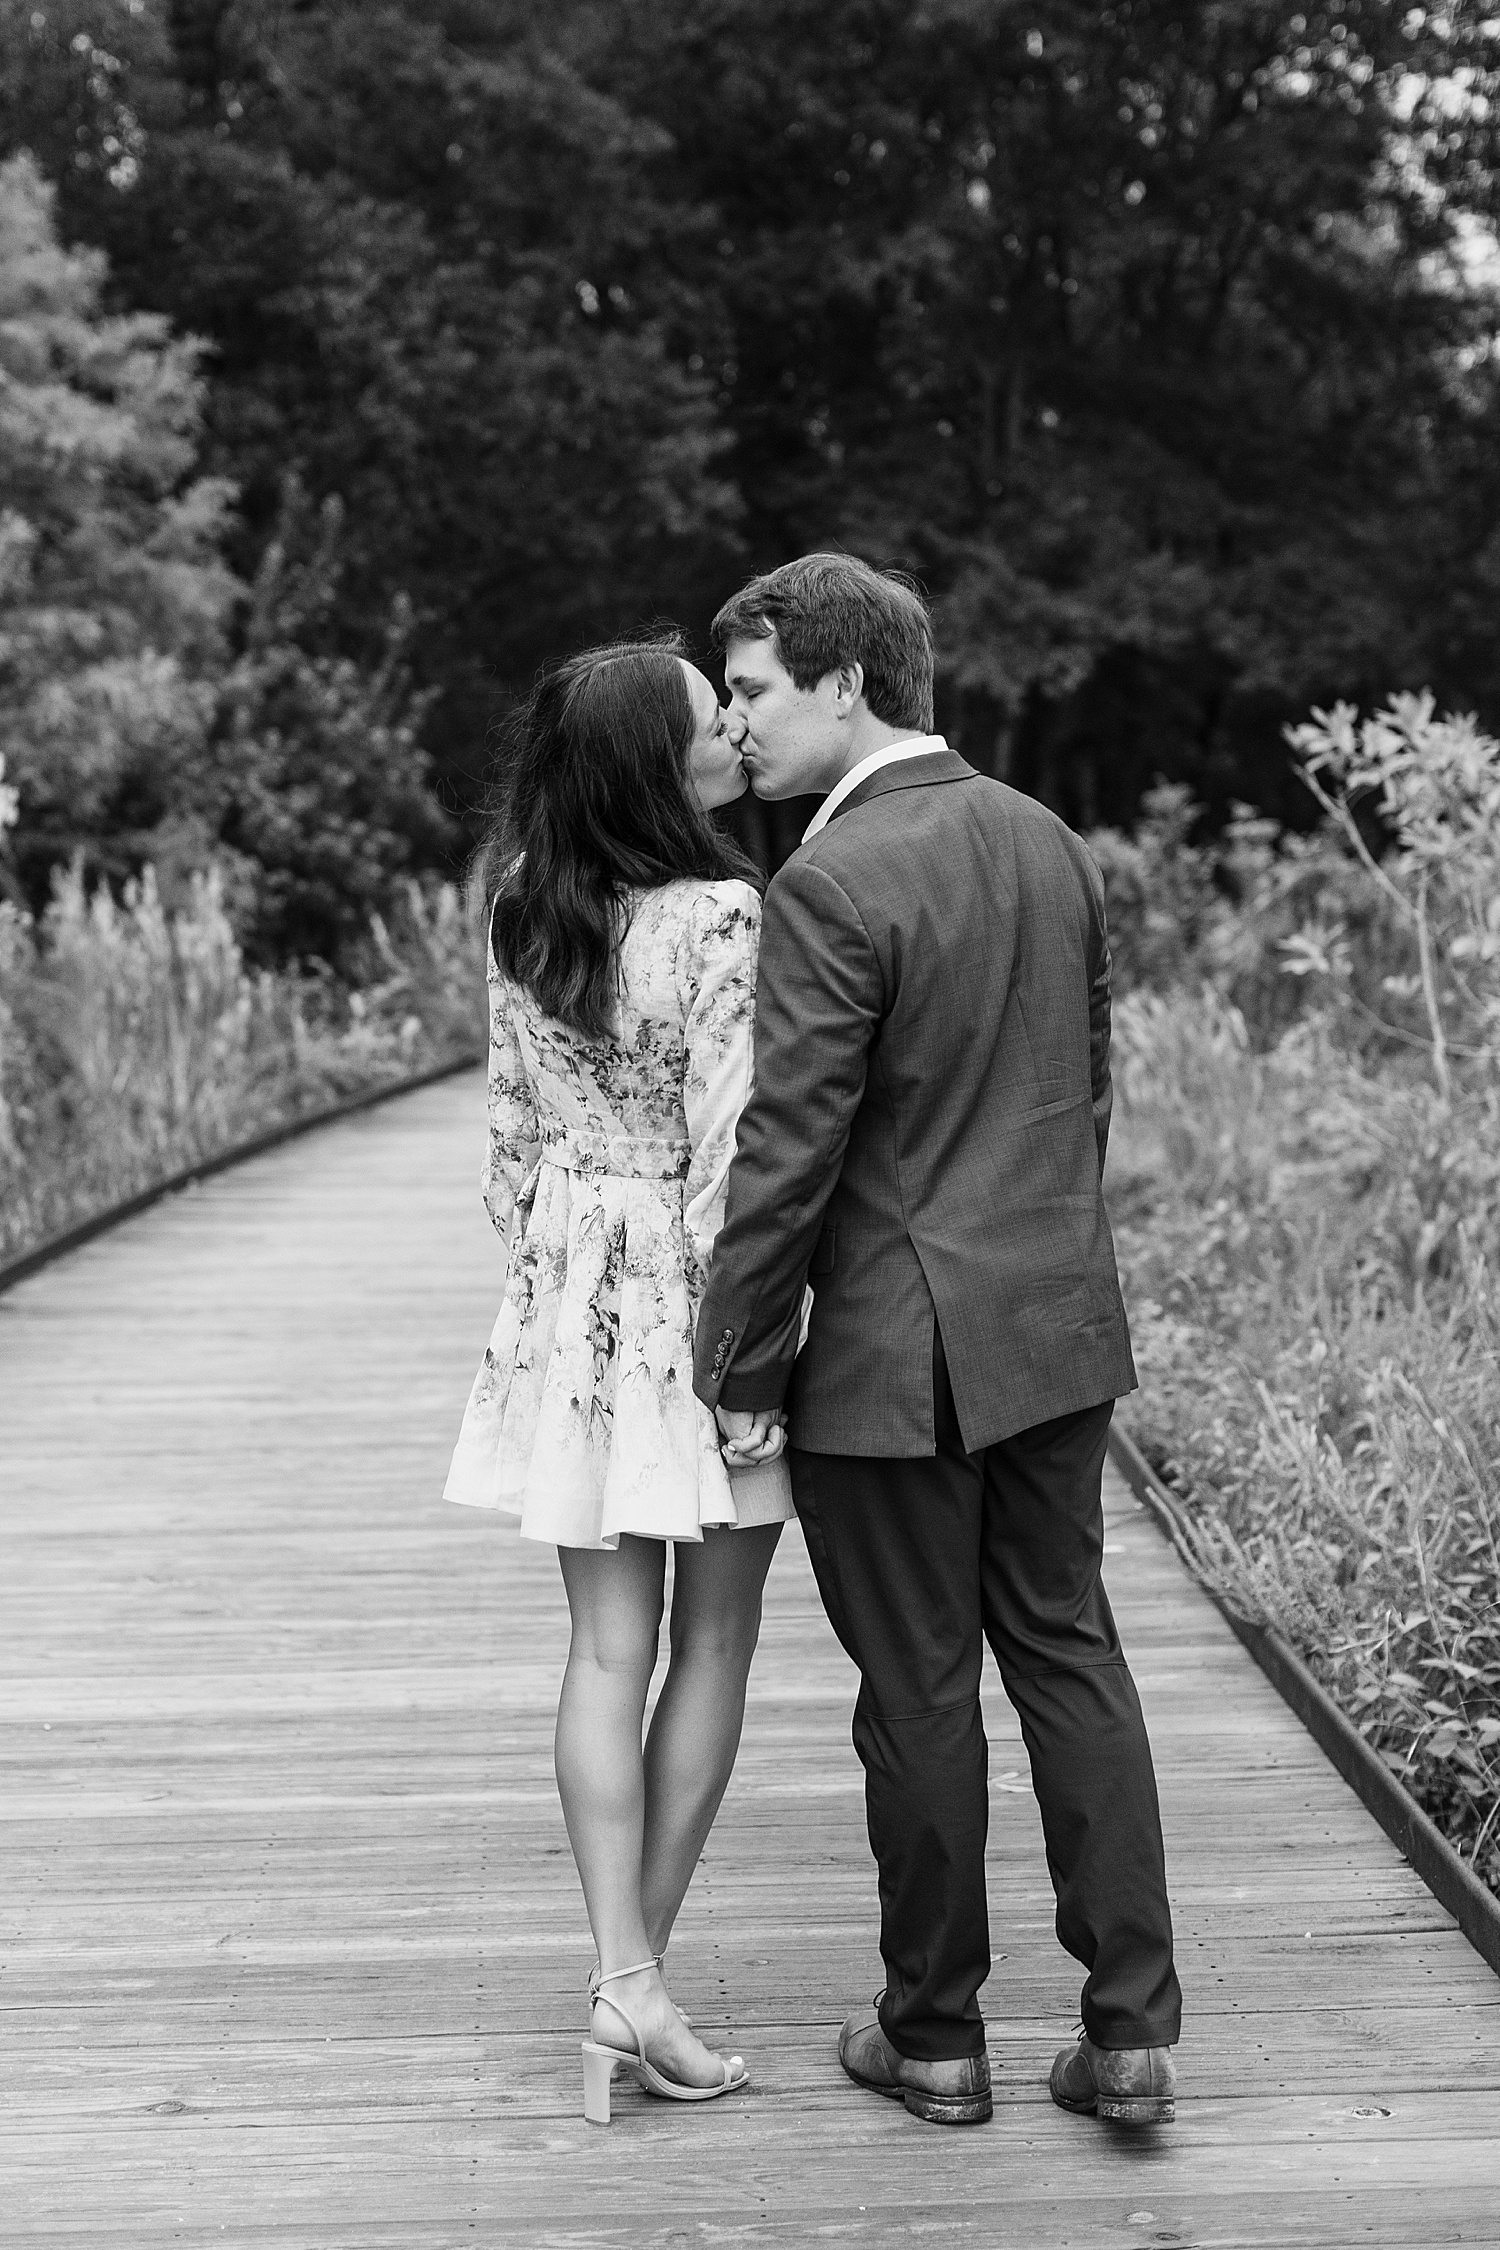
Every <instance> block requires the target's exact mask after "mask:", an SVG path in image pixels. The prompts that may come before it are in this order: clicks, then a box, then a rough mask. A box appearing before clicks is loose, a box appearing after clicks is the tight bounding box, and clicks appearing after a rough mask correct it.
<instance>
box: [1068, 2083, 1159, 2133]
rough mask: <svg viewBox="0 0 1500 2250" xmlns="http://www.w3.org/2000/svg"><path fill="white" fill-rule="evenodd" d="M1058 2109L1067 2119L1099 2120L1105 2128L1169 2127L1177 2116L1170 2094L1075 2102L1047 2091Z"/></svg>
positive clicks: (1096, 2097)
mask: <svg viewBox="0 0 1500 2250" xmlns="http://www.w3.org/2000/svg"><path fill="white" fill-rule="evenodd" d="M1047 2091H1048V2093H1049V2094H1051V2096H1052V2099H1053V2100H1054V2101H1055V2102H1056V2104H1057V2106H1058V2108H1059V2109H1065V2110H1066V2111H1067V2112H1068V2115H1069V2116H1070V2117H1100V2118H1102V2119H1103V2120H1104V2122H1105V2124H1106V2125H1170V2124H1171V2123H1172V2121H1173V2119H1174V2118H1175V2117H1176V2115H1177V2103H1176V2100H1175V2098H1174V2097H1173V2096H1172V2095H1171V2094H1142V2095H1137V2096H1135V2097H1133V2098H1128V2097H1126V2096H1123V2095H1119V2094H1098V2095H1094V2096H1091V2097H1090V2098H1089V2099H1088V2100H1086V2101H1075V2100H1073V2099H1072V2097H1071V2096H1070V2095H1067V2094H1059V2093H1058V2092H1057V2091H1056V2089H1055V2088H1054V2087H1051V2086H1049V2087H1048V2089H1047Z"/></svg>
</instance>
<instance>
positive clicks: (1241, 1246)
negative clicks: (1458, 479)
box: [1095, 697, 1500, 1889]
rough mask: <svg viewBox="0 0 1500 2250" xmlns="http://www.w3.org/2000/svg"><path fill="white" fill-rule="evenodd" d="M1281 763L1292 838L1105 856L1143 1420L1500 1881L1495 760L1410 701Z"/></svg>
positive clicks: (1251, 1569)
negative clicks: (1313, 806)
mask: <svg viewBox="0 0 1500 2250" xmlns="http://www.w3.org/2000/svg"><path fill="white" fill-rule="evenodd" d="M1294 740H1295V743H1296V747H1297V750H1298V755H1299V762H1300V765H1301V770H1302V771H1303V773H1304V775H1305V776H1306V777H1307V779H1308V780H1309V781H1310V782H1311V784H1312V786H1313V789H1314V791H1315V793H1316V795H1317V796H1318V797H1320V798H1321V799H1322V800H1323V801H1324V803H1325V805H1326V806H1327V808H1328V813H1329V818H1328V820H1327V823H1326V825H1325V827H1324V828H1322V829H1321V830H1320V831H1319V832H1318V833H1317V834H1316V835H1314V836H1312V837H1310V838H1303V839H1288V838H1285V837H1281V838H1277V837H1275V836H1274V835H1272V834H1271V833H1270V832H1269V831H1268V829H1267V827H1266V824H1265V823H1264V822H1258V821H1255V820H1252V819H1245V818H1242V819H1241V820H1240V821H1239V822H1238V823H1237V824H1236V827H1235V829H1234V831H1233V832H1232V834H1231V837H1230V839H1229V840H1228V841H1227V842H1226V844H1225V846H1224V847H1223V849H1222V850H1220V851H1218V852H1215V853H1209V852H1208V851H1206V850H1205V849H1204V848H1203V847H1202V846H1195V845H1194V844H1193V842H1192V841H1191V836H1190V820H1189V815H1190V808H1188V807H1186V806H1185V805H1184V803H1183V801H1182V799H1181V797H1180V796H1179V795H1175V794H1173V793H1171V792H1168V793H1166V794H1165V795H1163V796H1161V797H1159V798H1158V799H1157V800H1156V801H1155V803H1154V805H1153V807H1152V811H1151V815H1150V817H1149V818H1148V819H1147V821H1146V822H1145V823H1144V824H1143V825H1142V828H1141V830H1140V832H1139V833H1138V834H1137V836H1136V837H1135V838H1134V839H1130V840H1127V839H1125V838H1124V837H1121V836H1120V835H1118V834H1105V835H1102V836H1100V837H1098V838H1096V839H1095V842H1096V847H1097V849H1098V852H1099V856H1100V858H1101V859H1102V861H1103V863H1104V867H1105V875H1106V881H1107V883H1108V886H1109V890H1110V895H1111V912H1112V917H1113V920H1114V925H1115V930H1116V945H1117V951H1118V955H1119V964H1120V972H1121V984H1122V986H1123V987H1125V988H1126V989H1125V991H1124V996H1123V997H1122V999H1121V1002H1120V1005H1119V1008H1118V1012H1117V1045H1116V1054H1117V1068H1118V1083H1119V1093H1120V1100H1119V1110H1118V1118H1119V1124H1118V1131H1117V1133H1116V1135H1115V1136H1114V1139H1113V1142H1112V1146H1111V1159H1110V1171H1109V1177H1108V1183H1107V1184H1108V1189H1109V1195H1110V1201H1111V1207H1112V1210H1113V1213H1114V1217H1115V1221H1116V1227H1117V1233H1118V1237H1119V1243H1120V1250H1121V1258H1122V1265H1123V1267H1124V1270H1125V1272H1126V1275H1127V1281H1128V1294H1129V1296H1130V1300H1131V1321H1132V1330H1133V1333H1134V1336H1135V1339H1136V1349H1137V1357H1138V1360H1139V1363H1140V1370H1141V1378H1142V1390H1141V1394H1140V1397H1139V1399H1138V1400H1134V1401H1132V1402H1131V1403H1130V1405H1129V1407H1128V1409H1127V1414H1128V1416H1129V1417H1131V1418H1132V1419H1133V1423H1134V1427H1135V1428H1136V1431H1137V1434H1138V1436H1139V1437H1140V1439H1141V1441H1142V1443H1143V1444H1145V1445H1146V1447H1147V1448H1148V1450H1149V1451H1151V1452H1152V1453H1153V1454H1154V1455H1155V1457H1156V1459H1157V1461H1158V1463H1159V1464H1160V1465H1161V1466H1162V1467H1163V1468H1164V1469H1165V1471H1166V1472H1167V1474H1168V1475H1169V1476H1170V1477H1172V1478H1173V1479H1174V1480H1175V1481H1176V1483H1177V1484H1178V1486H1179V1489H1180V1490H1182V1492H1183V1493H1184V1495H1185V1498H1186V1501H1187V1505H1188V1507H1189V1510H1190V1513H1191V1522H1192V1525H1193V1529H1194V1539H1195V1543H1196V1548H1197V1557H1198V1562H1199V1566H1200V1567H1201V1568H1202V1570H1203V1571H1204V1573H1205V1575H1206V1576H1207V1577H1208V1579H1209V1580H1210V1582H1211V1583H1212V1584H1214V1585H1216V1586H1217V1587H1218V1588H1219V1589H1220V1590H1221V1591H1222V1592H1224V1593H1225V1594H1227V1596H1228V1597H1229V1598H1230V1599H1231V1600H1232V1601H1233V1602H1235V1603H1236V1604H1237V1605H1239V1606H1240V1607H1241V1609H1242V1610H1243V1611H1244V1612H1245V1613H1247V1614H1249V1615H1252V1616H1256V1617H1260V1618H1263V1619H1266V1620H1268V1621H1270V1622H1271V1623H1273V1624H1275V1625H1277V1626H1278V1627H1279V1628H1280V1629H1281V1630H1282V1631H1283V1632H1284V1633H1285V1634H1286V1635H1287V1637H1288V1638H1289V1639H1290V1640H1291V1641H1292V1642H1293V1643H1294V1644H1295V1645H1296V1646H1297V1647H1299V1648H1300V1649H1301V1650H1302V1651H1303V1653H1304V1654H1305V1655H1306V1656H1307V1658H1308V1659H1309V1661H1310V1662H1311V1663H1312V1664H1313V1665H1314V1667H1315V1668H1316V1669H1317V1670H1318V1671H1319V1672H1320V1673H1321V1675H1322V1676H1323V1678H1324V1679H1325V1680H1326V1681H1327V1682H1328V1683H1329V1685H1330V1686H1331V1687H1332V1688H1333V1689H1334V1691H1335V1692H1336V1693H1337V1694H1338V1695H1339V1696H1340V1698H1341V1700H1342V1701H1343V1702H1344V1704H1345V1706H1346V1707H1347V1708H1348V1709H1349V1710H1350V1711H1351V1712H1352V1714H1353V1715H1354V1717H1355V1718H1356V1720H1357V1722H1358V1723H1359V1724H1360V1726H1361V1728H1362V1729H1363V1731H1364V1732H1365V1734H1366V1735H1367V1736H1368V1737H1369V1738H1370V1740H1371V1741H1372V1742H1374V1744H1375V1745H1376V1746H1377V1748H1378V1749H1379V1750H1380V1751H1381V1752H1382V1754H1383V1755H1384V1756H1385V1757H1386V1758H1387V1760H1388V1762H1389V1763H1390V1764H1391V1765H1392V1766H1393V1767H1394V1768H1395V1770H1396V1771H1397V1772H1398V1773H1400V1774H1401V1776H1402V1777H1403V1779H1404V1780H1406V1781H1407V1782H1408V1784H1409V1785H1410V1786H1411V1787H1412V1788H1413V1790H1414V1792H1415V1793H1416V1795H1417V1796H1418V1797H1419V1799H1420V1800H1421V1801H1422V1802H1423V1803H1424V1804H1425V1805H1426V1807H1427V1809H1428V1810H1429V1811H1430V1812H1431V1813H1432V1814H1433V1816H1434V1817H1435V1818H1436V1819H1437V1820H1438V1821H1439V1822H1440V1823H1441V1824H1442V1825H1443V1826H1444V1827H1445V1829H1446V1830H1447V1832H1448V1833H1449V1835H1450V1836H1451V1837H1452V1838H1453V1840H1454V1841H1455V1842H1456V1843H1457V1844H1458V1845H1459V1846H1460V1848H1461V1849H1462V1850H1463V1851H1464V1853H1465V1854H1466V1856H1468V1857H1470V1858H1472V1860H1473V1861H1474V1863H1475V1865H1476V1866H1477V1867H1478V1869H1479V1870H1480V1872H1481V1873H1483V1874H1484V1875H1485V1876H1486V1878H1487V1879H1488V1880H1489V1881H1490V1882H1491V1883H1492V1884H1493V1885H1494V1886H1495V1887H1496V1888H1497V1889H1500V743H1497V742H1495V741H1494V740H1493V739H1491V738H1489V737H1487V736H1485V735H1484V734H1482V733H1481V732H1480V731H1479V730H1478V729H1476V728H1475V727H1474V725H1473V724H1472V722H1470V721H1467V720H1452V719H1448V720H1444V719H1439V718H1438V717H1436V716H1435V714H1434V709H1433V705H1432V702H1431V699H1430V698H1425V697H1424V698H1417V697H1406V698H1398V699H1396V700H1395V701H1394V702H1393V703H1392V704H1391V705H1390V706H1389V707H1388V708H1387V709H1386V710H1385V711H1383V712H1381V713H1379V714H1377V715H1376V716H1375V717H1374V718H1372V719H1367V720H1365V721H1364V722H1363V723H1359V722H1357V721H1356V719H1355V716H1354V714H1353V712H1352V711H1351V710H1349V709H1348V708H1347V707H1345V708H1342V709H1339V710H1337V711H1335V712H1333V713H1331V714H1328V715H1326V716H1321V717H1319V718H1318V719H1317V720H1315V721H1314V722H1313V723H1312V724H1310V725H1307V726H1305V727H1301V728H1299V729H1297V730H1296V732H1295V736H1294ZM1372 815H1374V816H1377V818H1378V823H1379V829H1380V830H1381V831H1383V833H1384V835H1385V837H1386V838H1387V840H1388V849H1387V850H1386V851H1385V852H1384V854H1383V856H1381V857H1380V858H1379V859H1378V860H1377V859H1375V858H1374V857H1373V856H1372V854H1371V852H1370V849H1369V845H1368V843H1367V840H1366V824H1367V823H1368V822H1369V821H1370V818H1371V816H1372Z"/></svg>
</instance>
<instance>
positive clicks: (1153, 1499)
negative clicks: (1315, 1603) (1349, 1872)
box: [1109, 1429, 1500, 1975]
mask: <svg viewBox="0 0 1500 2250" xmlns="http://www.w3.org/2000/svg"><path fill="white" fill-rule="evenodd" d="M1109 1450H1110V1455H1111V1458H1112V1459H1113V1461H1114V1463H1115V1466H1116V1468H1117V1469H1118V1470H1119V1471H1120V1473H1121V1475H1122V1476H1123V1477H1124V1479H1125V1482H1126V1483H1127V1484H1128V1485H1129V1487H1130V1489H1131V1491H1132V1492H1133V1493H1134V1494H1135V1496H1136V1498H1137V1499H1138V1500H1139V1501H1140V1502H1141V1504H1142V1506H1143V1507H1145V1508H1146V1509H1147V1510H1148V1511H1149V1513H1150V1514H1151V1516H1152V1517H1153V1518H1154V1519H1155V1522H1156V1524H1157V1527H1158V1529H1159V1530H1161V1531H1163V1532H1165V1534H1166V1536H1167V1537H1168V1539H1170V1540H1171V1542H1172V1545H1173V1546H1174V1547H1175V1548H1176V1550H1177V1552H1178V1554H1179V1555H1180V1556H1181V1558H1182V1560H1183V1561H1184V1562H1185V1563H1186V1564H1187V1566H1188V1568H1189V1569H1190V1570H1192V1571H1193V1575H1194V1577H1195V1578H1196V1577H1197V1570H1196V1566H1195V1564H1194V1561H1193V1555H1192V1549H1191V1545H1190V1542H1189V1540H1188V1538H1187V1536H1186V1533H1185V1530H1184V1526H1183V1517H1182V1511H1181V1508H1180V1506H1179V1504H1178V1502H1177V1501H1176V1500H1175V1499H1174V1498H1173V1496H1172V1494H1171V1493H1170V1492H1169V1491H1168V1490H1167V1487H1166V1486H1165V1485H1164V1484H1163V1483H1162V1481H1161V1479H1160V1477H1159V1476H1158V1475H1157V1474H1156V1471H1155V1470H1154V1469H1153V1468H1152V1466H1151V1464H1150V1462H1149V1461H1148V1460H1147V1459H1146V1456H1145V1455H1144V1453H1142V1451H1141V1449H1140V1447H1139V1446H1138V1445H1137V1444H1136V1443H1135V1441H1134V1439H1132V1438H1129V1437H1127V1436H1126V1434H1125V1432H1124V1431H1123V1430H1120V1429H1112V1430H1111V1431H1110V1433H1109ZM1198 1582H1199V1584H1200V1585H1201V1584H1202V1581H1201V1579H1200V1580H1199V1581H1198ZM1204 1591H1205V1593H1207V1594H1208V1595H1209V1598H1210V1600H1211V1601H1213V1603H1214V1604H1215V1606H1216V1607H1217V1608H1218V1609H1219V1611H1220V1612H1221V1613H1222V1615H1223V1616H1224V1618H1225V1619H1226V1621H1227V1622H1228V1624H1229V1626H1230V1628H1231V1629H1232V1631H1233V1632H1234V1633H1235V1634H1237V1635H1238V1637H1239V1639H1240V1640H1241V1641H1242V1642H1243V1643H1244V1646H1245V1647H1246V1649H1248V1651H1249V1653H1250V1654H1251V1656H1253V1657H1254V1659H1255V1661H1256V1663H1257V1664H1258V1665H1259V1666H1260V1668H1261V1670H1262V1671H1263V1672H1264V1673H1265V1675H1266V1678H1267V1679H1268V1680H1269V1681H1270V1683H1271V1685H1272V1687H1274V1688H1275V1689H1276V1691H1277V1693H1278V1694H1279V1695H1280V1696H1281V1698H1282V1700H1283V1701H1284V1702H1285V1703H1287V1704H1289V1705H1290V1707H1291V1709H1292V1710H1293V1711H1294V1712H1295V1713H1296V1715H1297V1717H1298V1718H1299V1719H1300V1720H1301V1721H1302V1724H1303V1725H1304V1726H1305V1727H1306V1729H1307V1731H1308V1733H1309V1734H1310V1735H1311V1736H1312V1738H1313V1740H1314V1741H1315V1742H1316V1743H1317V1745H1318V1747H1319V1749H1320V1750H1321V1751H1322V1752H1323V1753H1324V1755H1325V1756H1326V1757H1327V1758H1328V1759H1329V1761H1330V1762H1331V1763H1332V1764H1333V1765H1334V1766H1335V1767H1336V1768H1337V1770H1338V1771H1339V1773H1341V1774H1342V1775H1343V1777H1344V1779H1345V1781H1347V1782H1348V1784H1349V1786H1350V1788H1351V1789H1352V1790H1353V1791H1354V1793H1355V1795H1356V1796H1357V1797H1358V1798H1359V1799H1360V1800H1361V1801H1362V1803H1363V1804H1364V1805H1365V1807H1366V1809H1367V1810H1368V1811H1369V1812H1371V1813H1373V1814H1374V1816H1375V1818H1376V1820H1378V1821H1379V1823H1380V1825H1381V1827H1382V1828H1383V1829H1384V1830H1385V1832H1386V1834H1387V1836H1389V1837H1390V1839H1391V1842H1392V1843H1393V1844H1394V1845H1395V1846H1396V1849H1397V1850H1398V1851H1399V1852H1401V1853H1402V1854H1403V1855H1404V1856H1405V1858H1406V1859H1407V1860H1408V1861H1409V1862H1410V1864H1411V1866H1412V1868H1413V1869H1414V1871H1415V1872H1416V1873H1417V1874H1418V1875H1419V1876H1420V1877H1421V1878H1422V1881H1423V1882H1424V1883H1425V1884H1426V1885H1427V1888H1428V1889H1429V1890H1430V1891H1431V1893H1432V1895H1433V1897H1434V1898H1435V1899H1436V1900H1437V1902H1438V1904H1439V1905H1440V1906H1445V1907H1446V1908H1447V1910H1448V1912H1449V1913H1450V1914H1451V1915H1452V1916H1453V1919H1454V1920H1455V1922H1457V1924H1458V1926H1459V1928H1460V1929H1461V1930H1462V1931H1463V1934H1464V1936H1465V1937H1466V1938H1467V1939H1468V1941H1469V1943H1470V1945H1472V1946H1473V1948H1474V1950H1475V1952H1476V1953H1479V1954H1481V1955H1482V1956H1483V1957H1484V1959H1485V1960H1486V1961H1487V1962H1488V1963H1489V1965H1490V1967H1491V1968H1492V1969H1493V1970H1494V1971H1495V1972H1496V1974H1497V1975H1500V1899H1497V1898H1496V1897H1495V1895H1494V1893H1493V1892H1492V1891H1490V1890H1488V1889H1487V1888H1486V1886H1485V1885H1484V1884H1483V1883H1481V1882H1480V1880H1479V1878H1478V1876H1477V1875H1476V1874H1475V1873H1474V1871H1473V1869H1472V1868H1470V1867H1468V1866H1467V1865H1466V1864H1465V1863H1464V1861H1463V1860H1461V1859H1460V1858H1459V1856H1458V1853H1457V1852H1456V1851H1455V1850H1454V1849H1453V1846H1452V1845H1451V1844H1450V1843H1449V1842H1448V1839H1447V1838H1446V1836H1444V1835H1443V1834H1442V1832H1441V1830H1440V1829H1438V1828H1437V1827H1436V1826H1435V1825H1434V1823H1433V1822H1432V1821H1431V1820H1429V1819H1428V1817H1427V1815H1426V1813H1424V1812H1423V1810H1422V1808H1421V1806H1420V1805H1419V1804H1417V1803H1416V1802H1415V1800H1414V1799H1413V1798H1411V1797H1410V1796H1408V1794H1407V1792H1406V1791H1405V1790H1404V1789H1403V1788H1402V1786H1401V1784H1400V1782H1399V1781H1398V1780H1397V1779H1396V1776H1395V1775H1394V1774H1393V1773H1392V1772H1391V1770H1390V1768H1389V1767H1388V1766H1387V1765H1385V1764H1383V1763H1382V1761H1381V1760H1380V1758H1379V1757H1378V1756H1377V1755H1376V1753H1375V1752H1374V1751H1373V1750H1372V1749H1371V1747H1370V1745H1369V1743H1368V1742H1366V1740H1365V1738H1364V1736H1363V1735H1362V1734H1361V1733H1360V1732H1359V1730H1358V1728H1357V1727H1355V1726H1354V1725H1353V1723H1352V1722H1351V1721H1350V1719H1349V1718H1348V1717H1347V1716H1346V1715H1345V1713H1344V1712H1342V1711H1341V1710H1340V1709H1339V1707H1338V1705H1337V1704H1336V1703H1335V1702H1334V1700H1333V1698H1332V1696H1331V1695H1330V1694H1329V1693H1328V1690H1327V1689H1326V1688H1325V1687H1324V1686H1323V1685H1322V1684H1321V1682H1320V1681H1318V1680H1316V1679H1315V1678H1314V1677H1313V1675H1312V1673H1311V1672H1310V1671H1309V1670H1308V1668H1307V1666H1306V1665H1305V1664H1304V1663H1303V1661H1302V1659H1301V1657H1300V1656H1298V1654H1297V1653H1296V1651H1295V1649H1293V1648H1291V1647H1289V1646H1288V1644H1287V1643H1286V1642H1285V1641H1284V1640H1283V1639H1282V1638H1281V1635H1280V1634H1279V1633H1277V1632H1274V1631H1273V1630H1272V1629H1271V1627H1270V1626H1268V1625H1255V1624H1252V1623H1251V1622H1250V1620H1249V1619H1248V1618H1244V1617H1239V1616H1236V1614H1235V1612H1234V1610H1233V1609H1232V1608H1231V1607H1230V1606H1229V1604H1228V1603H1227V1602H1225V1601H1222V1600H1220V1598H1219V1596H1218V1595H1217V1594H1215V1593H1214V1592H1213V1589H1212V1588H1211V1587H1205V1588H1204Z"/></svg>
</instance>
